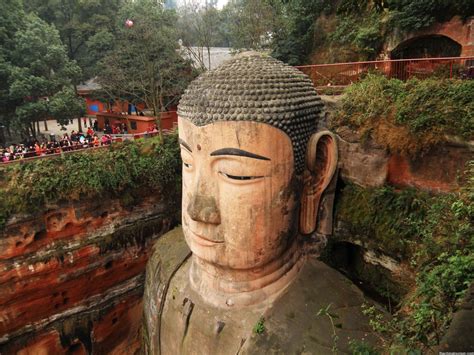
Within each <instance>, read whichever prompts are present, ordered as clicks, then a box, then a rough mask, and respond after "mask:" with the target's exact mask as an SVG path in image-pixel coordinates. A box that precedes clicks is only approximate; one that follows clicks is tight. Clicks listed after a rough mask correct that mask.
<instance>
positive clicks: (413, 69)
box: [296, 57, 474, 88]
mask: <svg viewBox="0 0 474 355" xmlns="http://www.w3.org/2000/svg"><path fill="white" fill-rule="evenodd" d="M296 68H298V69H300V70H301V71H302V72H303V73H305V74H307V75H308V76H309V77H310V78H311V80H312V81H313V83H314V86H315V87H316V88H323V87H331V86H332V87H345V86H348V85H350V84H352V83H354V82H356V81H358V80H360V79H361V78H363V77H364V76H365V75H366V74H367V73H369V72H378V73H381V74H384V75H385V76H387V77H388V78H396V79H400V80H408V79H410V78H419V79H425V78H429V77H439V78H455V77H461V78H462V77H472V75H473V68H474V57H449V58H420V59H395V60H377V61H371V62H352V63H335V64H315V65H302V66H297V67H296Z"/></svg>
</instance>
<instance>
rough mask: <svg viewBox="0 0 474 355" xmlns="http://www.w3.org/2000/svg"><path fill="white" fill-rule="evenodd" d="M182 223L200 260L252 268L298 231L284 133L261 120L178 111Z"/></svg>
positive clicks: (288, 147) (273, 254)
mask: <svg viewBox="0 0 474 355" xmlns="http://www.w3.org/2000/svg"><path fill="white" fill-rule="evenodd" d="M179 138H180V145H181V156H182V160H183V200H182V214H183V215H182V223H183V231H184V235H185V238H186V242H187V243H188V245H189V247H190V249H191V251H192V252H193V253H194V254H195V255H196V256H197V257H199V258H200V259H202V260H204V261H205V262H208V263H212V264H215V265H219V266H222V267H228V268H232V269H251V268H257V267H261V266H264V265H266V264H267V263H269V262H271V261H272V260H274V259H276V258H278V257H279V256H280V255H281V254H282V253H283V252H284V251H285V250H286V249H287V247H288V246H289V243H290V241H292V237H293V236H294V234H295V233H296V231H297V210H298V208H297V207H298V206H297V204H298V203H297V202H296V196H295V195H296V194H295V191H294V189H293V188H292V185H293V184H291V181H292V179H293V173H294V162H293V149H292V144H291V140H290V138H289V137H288V136H287V135H286V134H285V133H284V132H282V131H281V130H279V129H277V128H275V127H273V126H270V125H268V124H265V123H258V122H251V121H238V122H236V121H217V122H214V123H211V124H208V125H205V126H196V125H194V124H193V123H191V122H190V121H188V120H186V119H183V118H179Z"/></svg>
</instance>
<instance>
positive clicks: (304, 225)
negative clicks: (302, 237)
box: [300, 131, 338, 234]
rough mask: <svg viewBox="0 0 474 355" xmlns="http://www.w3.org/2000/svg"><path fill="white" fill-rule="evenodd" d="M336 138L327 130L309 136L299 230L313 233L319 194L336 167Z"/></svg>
mask: <svg viewBox="0 0 474 355" xmlns="http://www.w3.org/2000/svg"><path fill="white" fill-rule="evenodd" d="M337 159H338V156H337V140H336V136H335V135H334V134H333V133H331V132H329V131H322V132H318V133H315V134H313V135H312V136H311V138H310V139H309V142H308V146H307V150H306V160H305V165H306V166H305V172H304V176H303V178H304V188H303V195H302V200H301V212H300V232H301V233H302V234H310V233H313V232H314V230H315V229H316V226H317V222H318V221H317V219H318V211H319V203H320V200H321V195H322V194H323V192H324V190H325V189H326V188H327V187H328V185H329V183H330V182H331V179H332V177H333V175H334V172H335V171H336V167H337Z"/></svg>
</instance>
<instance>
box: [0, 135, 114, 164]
mask: <svg viewBox="0 0 474 355" xmlns="http://www.w3.org/2000/svg"><path fill="white" fill-rule="evenodd" d="M111 143H112V136H111V135H110V134H103V135H102V136H101V137H99V136H98V135H97V134H96V132H95V131H94V129H93V128H92V127H89V128H88V129H87V132H86V133H82V132H76V131H72V132H71V134H68V133H64V134H63V136H62V137H61V138H60V139H56V138H54V139H51V140H50V141H46V140H43V141H42V140H37V139H32V138H30V139H28V140H26V141H24V142H23V143H21V144H11V145H10V146H8V147H5V148H0V161H1V162H3V163H5V162H9V161H12V160H18V159H24V158H32V157H39V156H43V155H49V154H57V153H61V152H67V151H73V150H78V149H86V148H92V147H100V146H103V145H109V144H111Z"/></svg>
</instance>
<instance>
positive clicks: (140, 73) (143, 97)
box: [98, 0, 193, 115]
mask: <svg viewBox="0 0 474 355" xmlns="http://www.w3.org/2000/svg"><path fill="white" fill-rule="evenodd" d="M127 19H131V20H132V21H134V24H133V26H132V27H130V28H129V27H126V26H124V23H125V21H126V20H127ZM176 20H177V18H176V14H175V13H174V11H170V10H165V9H164V8H163V6H162V4H160V3H159V2H156V1H154V0H137V1H127V2H126V4H125V5H124V6H123V7H122V8H121V9H120V12H119V14H118V16H117V23H116V26H117V37H116V39H115V43H114V48H113V49H112V50H111V51H110V52H109V53H108V54H107V55H106V56H105V57H104V59H103V61H102V62H101V72H100V75H99V76H98V79H99V80H98V81H99V83H100V84H101V85H102V89H103V91H105V92H106V93H107V94H108V95H109V97H110V98H111V99H116V98H119V99H122V100H127V101H129V102H132V103H135V104H138V103H145V105H146V107H147V108H148V109H150V110H152V111H153V113H154V115H157V114H158V113H159V112H160V111H164V110H166V108H167V107H168V106H169V105H172V104H176V103H177V99H178V98H179V94H180V93H181V92H182V91H183V90H184V88H185V87H186V86H187V84H188V83H189V81H190V80H191V79H192V78H193V72H192V70H191V68H190V64H189V63H188V62H186V61H185V60H184V59H183V58H182V57H181V56H180V54H179V53H178V51H177V46H178V38H177V34H176V31H175V28H174V23H175V22H176Z"/></svg>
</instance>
